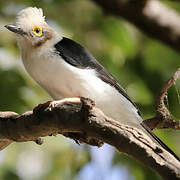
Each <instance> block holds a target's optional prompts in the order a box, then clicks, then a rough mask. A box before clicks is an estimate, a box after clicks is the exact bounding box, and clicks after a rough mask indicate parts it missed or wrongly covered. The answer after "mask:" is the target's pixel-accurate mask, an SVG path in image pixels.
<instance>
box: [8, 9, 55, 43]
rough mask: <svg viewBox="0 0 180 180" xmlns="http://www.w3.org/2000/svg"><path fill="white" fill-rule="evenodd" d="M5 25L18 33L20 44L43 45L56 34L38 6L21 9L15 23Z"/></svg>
mask: <svg viewBox="0 0 180 180" xmlns="http://www.w3.org/2000/svg"><path fill="white" fill-rule="evenodd" d="M5 27H6V28H7V29H8V30H10V31H12V32H14V33H15V34H16V35H17V39H18V41H19V44H20V46H27V45H28V46H31V47H37V46H41V45H42V44H44V43H46V41H48V40H50V39H51V38H52V37H53V36H54V35H55V32H54V30H53V29H52V28H51V27H50V26H49V25H48V24H47V23H46V21H45V17H44V16H43V11H42V9H38V8H36V7H34V8H32V7H28V8H26V9H23V10H21V11H20V12H19V13H18V14H17V17H16V23H15V25H6V26H5Z"/></svg>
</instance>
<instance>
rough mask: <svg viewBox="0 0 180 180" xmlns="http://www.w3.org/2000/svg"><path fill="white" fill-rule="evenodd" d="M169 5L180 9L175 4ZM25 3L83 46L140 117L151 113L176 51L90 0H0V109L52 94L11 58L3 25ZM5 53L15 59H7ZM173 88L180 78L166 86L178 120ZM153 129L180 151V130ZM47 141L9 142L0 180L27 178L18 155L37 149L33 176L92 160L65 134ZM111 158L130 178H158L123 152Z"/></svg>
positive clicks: (69, 170)
mask: <svg viewBox="0 0 180 180" xmlns="http://www.w3.org/2000/svg"><path fill="white" fill-rule="evenodd" d="M164 2H166V1H164ZM167 4H168V5H171V6H175V8H176V9H177V10H180V4H179V3H177V4H175V3H174V4H173V3H172V2H171V3H170V2H168V3H167ZM28 6H37V7H41V8H43V10H44V14H45V15H46V17H47V19H48V20H50V22H51V23H52V22H53V23H54V24H56V26H55V27H56V28H57V30H58V31H60V32H62V34H63V35H64V36H68V37H71V38H73V39H75V40H76V41H78V42H80V43H81V44H82V45H84V46H85V47H87V48H88V49H89V51H90V52H91V53H92V54H93V55H94V56H95V57H96V59H97V60H99V61H100V62H101V63H102V64H103V65H104V66H105V67H106V68H107V69H108V71H110V72H111V74H113V75H114V76H115V77H116V78H117V80H118V81H119V82H120V83H121V84H122V85H123V87H125V89H126V90H127V92H128V94H129V96H130V97H131V98H132V100H133V101H134V102H136V103H137V105H138V107H139V109H140V111H141V112H142V115H143V117H144V118H149V117H152V116H153V115H154V103H155V98H156V97H157V95H158V92H159V90H160V88H161V87H162V85H163V83H164V82H165V81H166V80H167V79H168V78H169V77H170V76H171V75H172V74H173V73H174V72H175V71H176V70H177V69H178V67H179V64H180V63H179V61H180V55H179V53H177V52H176V51H174V50H172V49H170V48H169V47H167V46H166V45H163V44H162V43H160V42H157V41H155V40H153V39H150V38H148V37H145V36H144V35H143V34H142V33H141V32H139V31H138V30H137V29H136V28H135V27H134V26H133V25H130V24H129V23H128V22H126V21H124V20H119V19H117V18H115V17H109V16H105V15H104V14H103V12H102V11H101V9H99V8H98V7H97V6H96V5H95V4H93V3H92V2H91V1H90V0H83V1H82V0H41V1H38V0H29V1H27V0H16V1H13V0H6V1H0V26H2V28H1V29H0V36H1V40H0V50H1V49H2V51H3V52H5V53H6V56H3V57H2V56H1V53H2V51H0V111H4V110H12V111H16V112H20V113H22V112H24V111H27V110H29V109H32V108H33V107H34V106H35V105H37V104H38V103H41V102H44V101H46V100H49V99H50V97H49V96H48V95H47V93H46V92H44V90H42V89H41V88H40V87H39V86H38V85H37V84H36V83H34V82H33V81H32V79H31V78H30V77H29V76H28V75H27V74H26V73H25V72H24V70H23V69H22V68H19V64H18V62H17V61H19V60H14V59H17V56H19V50H18V48H17V44H16V40H15V38H14V37H13V35H12V34H11V33H10V32H8V31H7V30H6V29H5V28H3V26H4V25H5V24H8V23H10V22H13V21H14V20H15V14H16V13H17V12H18V11H19V9H22V8H23V7H28ZM53 23H52V24H53ZM58 26H59V27H60V28H59V29H58ZM4 50H5V51H4ZM9 54H11V55H12V56H13V57H14V58H12V59H11V58H8V59H10V60H7V57H9ZM10 57H11V56H10ZM18 59H20V58H18ZM7 62H8V63H9V62H10V64H11V65H10V67H8V68H7V67H6V66H5V65H4V63H7ZM14 64H15V65H14ZM177 89H180V82H177V83H176V87H172V88H171V89H170V90H169V92H168V103H167V105H168V106H169V109H170V111H171V112H172V114H173V115H174V116H175V117H176V118H177V119H179V118H180V111H179V107H180V103H179V101H178V93H177ZM155 132H156V133H157V134H158V136H159V137H160V138H161V139H162V140H163V141H164V142H165V143H166V144H168V146H169V147H171V148H172V149H173V150H174V151H175V152H176V153H177V154H178V155H180V146H179V145H178V143H179V140H178V137H179V135H180V134H179V132H175V131H171V130H169V131H166V130H163V131H160V130H158V131H155ZM45 141H46V143H45V145H43V146H42V147H37V145H35V143H20V144H18V143H16V144H12V145H10V146H9V147H8V148H7V149H6V150H5V153H4V154H0V157H1V156H2V157H4V159H3V163H2V164H1V166H0V179H7V180H8V179H20V178H21V179H26V178H25V177H24V176H23V177H22V172H21V173H20V172H19V170H18V164H19V163H20V162H21V159H22V158H25V159H26V158H27V157H28V156H30V154H32V153H35V152H37V154H38V157H39V156H40V157H41V156H42V159H40V160H39V161H38V162H41V161H42V164H41V166H42V167H43V169H44V170H45V171H43V172H42V174H41V175H39V177H37V178H36V179H43V180H44V179H47V180H50V179H53V180H56V179H62V180H65V179H75V178H76V175H77V174H78V173H79V172H80V171H81V169H82V167H83V166H85V165H86V164H87V163H88V162H89V161H91V159H90V154H89V151H88V148H87V147H86V146H83V147H82V148H76V147H74V145H72V143H71V144H70V143H69V141H68V140H67V139H63V138H59V137H58V138H54V137H51V138H46V139H45ZM127 148H128V147H127ZM32 157H33V156H32ZM30 162H31V161H30V159H27V164H28V163H30ZM36 163H37V162H36V161H35V162H34V164H33V163H32V165H31V166H35V165H36ZM113 163H114V164H120V165H121V166H125V167H126V168H127V169H128V170H129V173H131V174H132V175H133V176H134V179H146V180H148V179H154V180H155V179H157V180H158V179H159V177H158V176H157V175H156V174H155V173H154V172H152V171H151V170H150V169H149V168H146V167H145V166H143V165H142V164H141V163H139V162H137V161H135V160H134V159H131V158H129V157H127V156H125V155H122V154H119V153H115V156H114V160H113ZM37 164H38V163H37ZM22 168H23V167H22ZM24 168H25V170H26V169H28V167H27V168H26V167H24ZM31 175H32V174H31ZM19 176H21V177H19ZM26 177H27V176H26ZM29 179H33V178H30V177H29Z"/></svg>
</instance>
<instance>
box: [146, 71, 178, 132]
mask: <svg viewBox="0 0 180 180" xmlns="http://www.w3.org/2000/svg"><path fill="white" fill-rule="evenodd" d="M179 78H180V68H179V69H178V70H177V71H176V72H175V73H174V75H173V76H172V77H171V78H170V79H169V80H168V81H167V82H166V83H165V84H164V86H163V87H162V89H161V91H160V93H159V96H158V98H157V100H156V116H155V117H153V118H151V119H147V120H145V121H144V122H145V123H146V125H148V126H149V127H150V128H151V129H155V128H158V129H165V128H166V129H167V128H168V129H169V128H171V129H176V130H180V121H176V120H175V119H174V118H173V116H172V115H171V113H170V112H169V110H168V108H167V107H166V105H165V104H164V99H165V98H166V95H167V91H168V89H169V88H170V87H171V86H173V85H174V84H175V82H176V81H177V80H178V79H179Z"/></svg>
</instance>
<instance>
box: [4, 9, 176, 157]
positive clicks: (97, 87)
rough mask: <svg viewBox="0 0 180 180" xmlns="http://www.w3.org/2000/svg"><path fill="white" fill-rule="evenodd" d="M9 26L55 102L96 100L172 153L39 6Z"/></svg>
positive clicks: (25, 59)
mask: <svg viewBox="0 0 180 180" xmlns="http://www.w3.org/2000/svg"><path fill="white" fill-rule="evenodd" d="M5 27H6V28H7V29H8V30H10V31H12V32H14V33H15V34H16V38H17V41H18V45H19V48H20V51H21V57H22V61H23V64H24V67H25V69H26V70H27V72H28V73H29V75H30V76H31V77H32V78H33V79H34V80H35V81H36V82H37V83H38V84H39V85H40V86H41V87H42V88H43V89H45V90H46V91H47V92H48V93H49V94H50V96H51V97H52V98H53V99H54V100H60V99H62V98H72V97H86V98H90V99H92V100H93V101H94V102H95V104H96V106H97V107H98V108H100V109H101V110H102V111H103V112H104V114H106V115H107V116H109V117H111V118H113V119H114V120H116V121H118V122H120V123H121V124H124V125H128V126H132V127H136V128H138V129H139V130H141V131H143V132H146V133H147V134H148V136H149V137H150V138H151V139H152V140H153V141H154V142H156V144H158V145H161V146H162V147H163V148H164V149H165V150H167V151H168V152H170V153H171V154H172V155H173V156H174V157H175V158H176V159H178V160H179V158H178V157H177V155H176V154H175V153H174V152H173V151H172V150H171V149H170V148H169V147H168V146H166V145H165V144H164V143H163V142H162V141H161V140H160V139H159V138H158V137H157V136H156V135H155V134H154V133H153V132H152V131H151V130H150V129H149V128H148V127H147V126H146V125H145V123H143V119H142V117H141V115H140V112H139V110H138V108H137V107H136V105H135V103H134V102H133V101H132V100H131V99H130V97H129V96H128V95H127V93H126V91H125V90H124V89H123V87H122V86H121V85H120V84H119V83H118V82H117V80H116V79H115V78H114V77H113V76H112V75H111V74H110V73H109V72H108V71H107V70H106V69H105V68H104V67H103V66H102V65H101V64H100V63H99V62H98V61H97V60H96V59H95V58H94V57H93V56H92V55H91V53H90V52H89V51H88V50H87V49H86V48H84V47H83V46H81V45H80V44H79V43H77V42H75V41H73V40H71V39H69V38H66V37H63V36H61V35H60V34H59V33H57V32H56V31H55V30H54V29H53V28H52V27H50V26H49V25H48V24H47V22H46V19H45V16H44V15H43V10H42V9H41V8H37V7H27V8H25V9H23V10H21V11H20V12H19V13H18V14H17V16H16V22H15V24H8V25H5Z"/></svg>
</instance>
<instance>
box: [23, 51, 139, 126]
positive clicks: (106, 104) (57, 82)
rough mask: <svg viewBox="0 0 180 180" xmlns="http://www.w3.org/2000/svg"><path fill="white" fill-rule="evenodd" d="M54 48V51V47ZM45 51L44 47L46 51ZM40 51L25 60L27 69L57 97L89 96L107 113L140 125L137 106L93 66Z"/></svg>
mask: <svg viewBox="0 0 180 180" xmlns="http://www.w3.org/2000/svg"><path fill="white" fill-rule="evenodd" d="M52 51H53V50H52ZM43 52H44V50H43ZM52 54H53V53H50V52H49V51H47V52H46V54H42V53H41V50H39V52H38V56H37V53H32V54H31V56H28V57H26V59H23V62H24V65H25V68H26V69H27V71H28V73H29V74H30V75H31V76H32V78H33V79H34V80H35V81H37V82H38V83H39V84H40V85H41V86H42V87H43V88H44V89H45V90H46V91H47V92H48V93H49V94H50V95H51V96H52V97H53V98H54V99H55V100H58V99H61V98H63V97H78V96H83V97H88V98H90V99H92V100H94V101H95V103H96V106H97V107H99V108H100V109H101V110H102V111H103V112H104V113H105V114H106V115H108V116H110V117H112V118H114V119H116V120H118V121H121V123H124V124H129V125H132V124H133V126H134V125H136V126H137V125H138V126H139V123H140V122H139V121H141V118H140V117H139V115H138V113H137V109H136V108H135V107H134V106H133V105H132V103H131V102H129V101H128V100H127V99H126V98H125V97H124V96H123V95H121V94H120V93H119V92H118V91H117V90H116V89H115V88H113V87H112V86H110V85H109V84H107V83H105V82H103V81H102V80H101V79H99V78H98V77H97V76H96V72H95V71H94V70H90V69H79V68H76V67H74V66H72V65H69V64H68V63H67V62H65V61H64V60H63V59H61V58H60V56H59V55H54V56H52Z"/></svg>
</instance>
